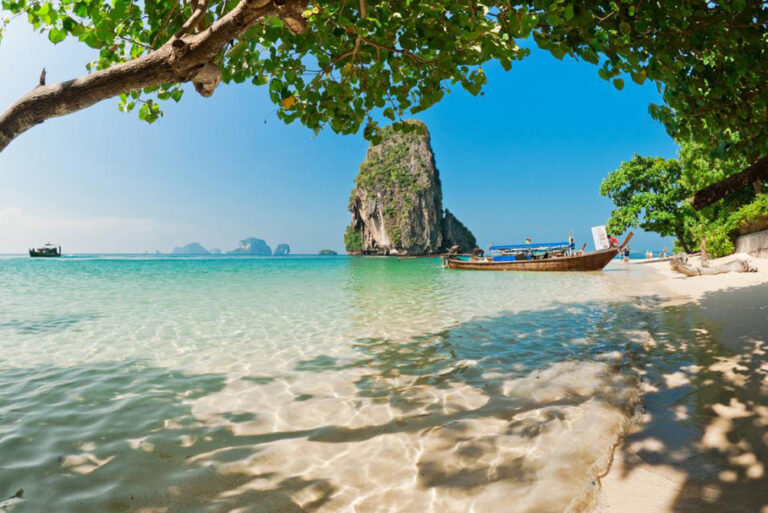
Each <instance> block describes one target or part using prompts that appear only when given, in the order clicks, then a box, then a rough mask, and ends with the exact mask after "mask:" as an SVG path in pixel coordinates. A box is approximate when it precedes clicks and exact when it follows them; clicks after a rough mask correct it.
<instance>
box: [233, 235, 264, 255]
mask: <svg viewBox="0 0 768 513" xmlns="http://www.w3.org/2000/svg"><path fill="white" fill-rule="evenodd" d="M227 254H228V255H259V256H270V255H272V248H270V247H269V246H268V245H267V243H266V242H264V240H263V239H257V238H256V237H249V238H247V239H243V240H241V241H240V244H239V245H238V246H237V248H235V249H233V250H232V251H228V252H227Z"/></svg>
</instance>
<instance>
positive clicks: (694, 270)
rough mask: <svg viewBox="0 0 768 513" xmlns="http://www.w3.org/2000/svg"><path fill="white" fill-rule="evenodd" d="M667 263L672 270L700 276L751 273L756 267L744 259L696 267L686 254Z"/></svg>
mask: <svg viewBox="0 0 768 513" xmlns="http://www.w3.org/2000/svg"><path fill="white" fill-rule="evenodd" d="M669 265H670V267H671V268H672V270H673V271H676V272H678V273H681V274H684V275H686V276H702V275H710V274H724V273H753V272H756V271H757V268H755V267H753V266H751V265H750V264H749V262H747V261H746V260H732V261H730V262H727V263H725V264H720V265H716V266H714V267H712V266H709V267H697V266H694V265H690V264H689V263H688V256H687V255H677V256H675V257H674V258H673V259H672V260H671V261H670V262H669Z"/></svg>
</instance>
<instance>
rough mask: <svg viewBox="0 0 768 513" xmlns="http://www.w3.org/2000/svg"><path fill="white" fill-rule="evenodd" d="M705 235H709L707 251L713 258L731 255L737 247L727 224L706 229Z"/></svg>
mask: <svg viewBox="0 0 768 513" xmlns="http://www.w3.org/2000/svg"><path fill="white" fill-rule="evenodd" d="M705 236H706V237H707V252H708V253H709V254H710V255H711V256H712V257H713V258H720V257H724V256H726V255H730V254H731V253H733V252H734V250H735V249H736V247H735V246H734V245H733V240H732V239H731V236H730V230H729V229H728V226H727V225H715V226H711V227H710V228H709V229H708V230H707V231H705Z"/></svg>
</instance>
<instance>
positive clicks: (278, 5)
mask: <svg viewBox="0 0 768 513" xmlns="http://www.w3.org/2000/svg"><path fill="white" fill-rule="evenodd" d="M306 4H307V0H241V1H240V2H239V3H238V4H237V5H236V6H235V7H234V8H233V9H232V10H231V11H230V12H229V13H227V14H226V15H224V16H222V17H221V18H219V20H217V21H216V22H215V23H214V24H213V25H211V26H210V27H209V28H207V29H205V30H203V31H202V32H200V33H198V34H182V33H180V34H176V35H175V36H173V37H172V38H171V39H170V40H169V41H168V42H166V43H165V44H164V45H163V46H161V47H160V48H158V49H157V50H154V51H152V52H151V53H149V54H147V55H144V56H141V57H138V58H136V59H133V60H130V61H127V62H124V63H120V64H115V65H114V66H112V67H110V68H107V69H104V70H101V71H97V72H94V73H90V74H88V75H84V76H82V77H79V78H76V79H74V80H68V81H66V82H60V83H57V84H51V85H38V86H36V87H35V88H34V89H32V90H31V91H30V92H28V93H27V94H25V95H24V96H22V97H21V98H19V99H18V100H17V101H16V102H15V103H14V104H13V105H11V106H10V107H9V108H8V110H7V111H5V112H4V113H3V114H2V115H0V151H2V150H3V149H5V147H6V146H8V144H10V143H11V141H13V140H14V139H15V138H16V137H18V136H19V135H21V134H22V133H24V132H25V131H27V130H29V129H30V128H32V127H33V126H35V125H37V124H40V123H42V122H43V121H45V120H47V119H50V118H53V117H58V116H64V115H66V114H70V113H72V112H77V111H79V110H82V109H85V108H87V107H90V106H91V105H93V104H95V103H98V102H100V101H102V100H105V99H107V98H113V97H115V96H119V95H121V94H127V93H130V92H132V91H137V90H140V89H142V88H145V87H155V86H160V85H163V84H169V83H179V82H190V81H191V82H193V83H194V85H195V89H197V91H198V92H199V93H200V94H202V95H203V96H210V95H211V94H213V90H214V89H215V87H216V85H218V83H219V80H220V79H221V71H220V70H219V68H218V66H217V65H216V64H214V63H213V61H214V59H215V58H216V56H217V55H218V54H219V52H220V51H221V50H222V49H223V48H224V46H225V45H226V44H227V43H229V42H230V41H232V40H234V39H237V38H238V37H239V36H241V35H242V34H244V33H245V32H246V31H247V30H248V29H250V28H251V27H253V26H254V25H255V24H256V23H257V22H258V21H259V20H261V19H262V18H264V17H267V16H278V17H280V18H282V19H283V21H284V22H285V24H286V26H287V27H288V28H289V29H290V30H291V31H292V32H294V33H298V32H301V31H303V30H304V29H305V28H306V22H305V21H304V19H303V18H302V17H301V12H302V10H303V9H304V7H306ZM193 16H194V14H193Z"/></svg>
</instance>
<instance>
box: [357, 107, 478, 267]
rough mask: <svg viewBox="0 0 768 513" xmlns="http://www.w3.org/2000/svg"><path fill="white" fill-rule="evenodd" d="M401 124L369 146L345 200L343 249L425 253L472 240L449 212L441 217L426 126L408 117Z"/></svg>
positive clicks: (369, 252) (436, 174) (371, 252)
mask: <svg viewBox="0 0 768 513" xmlns="http://www.w3.org/2000/svg"><path fill="white" fill-rule="evenodd" d="M406 128H407V130H406V131H396V130H395V129H394V128H393V127H387V128H385V129H383V130H382V132H383V134H382V135H383V138H382V140H381V142H379V143H378V144H371V145H370V146H369V147H368V152H367V154H366V157H365V160H364V161H363V163H362V164H361V165H360V172H359V173H358V175H357V178H356V180H355V187H354V188H353V190H352V194H351V197H350V200H349V210H350V211H351V212H352V223H351V224H350V225H349V227H348V228H347V231H346V233H345V234H344V243H345V246H346V249H347V252H348V253H352V254H367V255H424V254H432V253H442V252H444V251H445V250H446V249H447V248H448V247H450V246H451V245H453V244H459V245H461V246H462V248H464V247H465V246H466V244H468V243H469V242H470V241H471V242H472V243H473V244H474V236H472V234H471V232H469V230H467V229H466V227H464V225H462V224H461V223H460V222H458V220H457V219H456V218H455V217H454V216H453V215H452V214H450V218H449V219H448V220H447V221H444V219H443V197H442V196H443V195H442V189H441V183H440V174H439V172H438V170H437V167H436V166H435V158H434V154H433V153H432V147H431V146H430V137H429V131H428V130H427V127H426V125H425V124H424V123H422V122H420V121H408V122H407V124H406ZM446 233H447V234H448V235H449V236H450V237H451V239H450V240H448V241H446V240H444V237H445V234H446ZM469 250H471V248H468V249H467V251H469Z"/></svg>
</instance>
